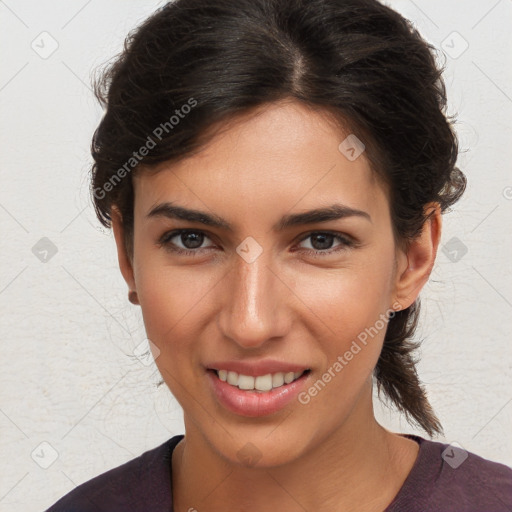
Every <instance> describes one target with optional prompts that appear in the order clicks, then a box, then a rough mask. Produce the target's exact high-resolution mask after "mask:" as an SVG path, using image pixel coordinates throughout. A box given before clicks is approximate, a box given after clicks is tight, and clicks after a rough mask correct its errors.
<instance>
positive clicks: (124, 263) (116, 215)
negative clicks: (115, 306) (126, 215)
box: [111, 206, 136, 291]
mask: <svg viewBox="0 0 512 512" xmlns="http://www.w3.org/2000/svg"><path fill="white" fill-rule="evenodd" d="M111 218H112V230H113V231H114V237H115V240H116V246H117V259H118V261H119V268H120V269H121V274H122V275H123V277H124V280H125V281H126V284H127V285H128V288H129V289H130V290H133V291H136V287H135V279H134V276H133V266H132V261H131V258H130V257H129V255H128V253H127V251H126V247H125V243H124V228H123V217H122V215H121V212H120V211H119V209H118V208H117V207H115V206H113V207H112V215H111Z"/></svg>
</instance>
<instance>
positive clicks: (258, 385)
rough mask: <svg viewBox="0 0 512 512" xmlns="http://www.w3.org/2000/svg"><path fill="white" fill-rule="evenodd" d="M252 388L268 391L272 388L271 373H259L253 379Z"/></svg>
mask: <svg viewBox="0 0 512 512" xmlns="http://www.w3.org/2000/svg"><path fill="white" fill-rule="evenodd" d="M254 389H257V390H258V391H270V390H271V389H272V375H271V374H270V373H268V374H267V375H260V376H259V377H256V379H255V380H254Z"/></svg>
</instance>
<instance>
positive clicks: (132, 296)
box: [128, 290, 140, 304]
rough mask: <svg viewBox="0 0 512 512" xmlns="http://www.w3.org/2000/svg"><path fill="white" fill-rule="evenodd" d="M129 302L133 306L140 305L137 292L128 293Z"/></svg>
mask: <svg viewBox="0 0 512 512" xmlns="http://www.w3.org/2000/svg"><path fill="white" fill-rule="evenodd" d="M128 300H129V301H130V302H131V303H132V304H140V303H139V298H138V297H137V292H136V291H135V290H130V291H129V292H128Z"/></svg>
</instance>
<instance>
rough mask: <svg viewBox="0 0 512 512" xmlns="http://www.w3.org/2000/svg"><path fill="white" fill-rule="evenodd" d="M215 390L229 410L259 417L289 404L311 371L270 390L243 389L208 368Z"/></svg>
mask: <svg viewBox="0 0 512 512" xmlns="http://www.w3.org/2000/svg"><path fill="white" fill-rule="evenodd" d="M207 373H208V378H209V380H210V383H211V386H212V389H213V392H214V393H215V395H216V397H217V399H218V401H219V402H220V403H221V404H222V405H223V406H224V407H225V408H226V409H228V410H229V411H231V412H233V413H235V414H238V415H240V416H247V417H251V418H254V417H257V416H266V415H268V414H273V413H276V412H278V411H280V410H281V409H283V408H284V407H286V405H288V404H289V403H290V402H291V401H292V400H293V399H294V398H296V397H297V395H298V394H299V393H300V391H301V390H302V389H303V388H304V387H305V385H306V381H307V380H308V378H309V375H310V373H311V372H307V373H304V374H303V375H301V376H300V377H299V378H298V379H297V380H294V381H293V382H291V383H290V384H284V385H283V386H280V387H278V388H275V389H272V390H270V391H264V392H261V391H243V390H241V389H238V388H237V387H235V386H232V385H231V384H228V383H227V382H224V381H222V380H220V379H219V377H218V376H217V373H216V372H215V371H214V370H208V371H207Z"/></svg>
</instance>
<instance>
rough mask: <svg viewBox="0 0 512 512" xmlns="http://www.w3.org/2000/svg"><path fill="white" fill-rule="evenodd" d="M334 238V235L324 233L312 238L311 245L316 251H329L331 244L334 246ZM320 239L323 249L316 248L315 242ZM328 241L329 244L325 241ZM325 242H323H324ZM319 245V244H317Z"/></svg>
mask: <svg viewBox="0 0 512 512" xmlns="http://www.w3.org/2000/svg"><path fill="white" fill-rule="evenodd" d="M333 236H334V235H328V234H322V233H319V234H317V235H313V236H312V237H311V245H312V246H313V247H314V248H315V249H318V250H320V249H329V248H330V246H331V244H332V239H333ZM318 239H320V246H321V247H315V243H314V241H315V240H318ZM326 239H327V242H326V241H325V240H326ZM322 240H323V242H322ZM317 245H318V244H317Z"/></svg>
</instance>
